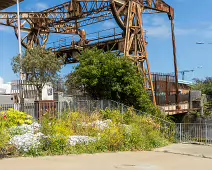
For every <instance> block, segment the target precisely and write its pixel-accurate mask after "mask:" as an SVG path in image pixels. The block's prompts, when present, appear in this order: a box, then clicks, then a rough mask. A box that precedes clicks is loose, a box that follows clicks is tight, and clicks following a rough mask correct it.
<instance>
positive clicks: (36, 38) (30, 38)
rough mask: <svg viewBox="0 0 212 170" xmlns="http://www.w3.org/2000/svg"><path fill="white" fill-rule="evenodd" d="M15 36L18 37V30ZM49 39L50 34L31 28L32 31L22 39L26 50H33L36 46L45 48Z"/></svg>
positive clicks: (28, 31)
mask: <svg viewBox="0 0 212 170" xmlns="http://www.w3.org/2000/svg"><path fill="white" fill-rule="evenodd" d="M15 35H16V37H18V32H17V28H15ZM48 38H49V33H48V32H43V31H42V30H41V29H36V28H31V29H30V30H27V32H26V35H25V36H24V37H21V44H22V46H23V47H24V48H25V49H29V48H33V47H35V46H40V47H42V48H45V47H46V44H47V42H48Z"/></svg>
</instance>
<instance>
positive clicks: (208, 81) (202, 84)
mask: <svg viewBox="0 0 212 170" xmlns="http://www.w3.org/2000/svg"><path fill="white" fill-rule="evenodd" d="M194 81H195V83H194V85H193V87H192V88H193V89H194V90H201V91H202V93H203V94H206V95H210V96H212V77H206V78H205V80H200V79H194Z"/></svg>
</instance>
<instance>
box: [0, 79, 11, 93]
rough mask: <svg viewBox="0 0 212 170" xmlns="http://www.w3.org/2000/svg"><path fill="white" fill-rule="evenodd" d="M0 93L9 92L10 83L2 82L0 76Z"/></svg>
mask: <svg viewBox="0 0 212 170" xmlns="http://www.w3.org/2000/svg"><path fill="white" fill-rule="evenodd" d="M0 94H11V83H4V80H3V79H2V78H1V77H0Z"/></svg>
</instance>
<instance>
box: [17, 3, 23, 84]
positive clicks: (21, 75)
mask: <svg viewBox="0 0 212 170" xmlns="http://www.w3.org/2000/svg"><path fill="white" fill-rule="evenodd" d="M17 16H18V18H17V19H18V49H19V59H20V66H21V69H20V80H23V73H22V48H21V21H20V2H19V0H17Z"/></svg>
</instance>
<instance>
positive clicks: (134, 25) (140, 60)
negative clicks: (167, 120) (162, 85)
mask: <svg viewBox="0 0 212 170" xmlns="http://www.w3.org/2000/svg"><path fill="white" fill-rule="evenodd" d="M143 11H144V6H143V3H140V2H136V1H133V0H131V1H129V4H128V11H127V22H126V29H125V30H126V36H125V45H124V55H125V56H126V57H128V58H130V59H133V60H134V62H135V63H136V65H137V66H138V69H139V71H140V72H141V74H142V75H143V76H144V85H145V88H146V89H147V90H150V91H151V93H152V98H153V103H154V104H156V100H155V94H154V88H153V82H152V75H151V72H150V63H149V60H148V52H147V49H146V45H147V42H146V39H145V32H144V29H143V19H142V14H143Z"/></svg>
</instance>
